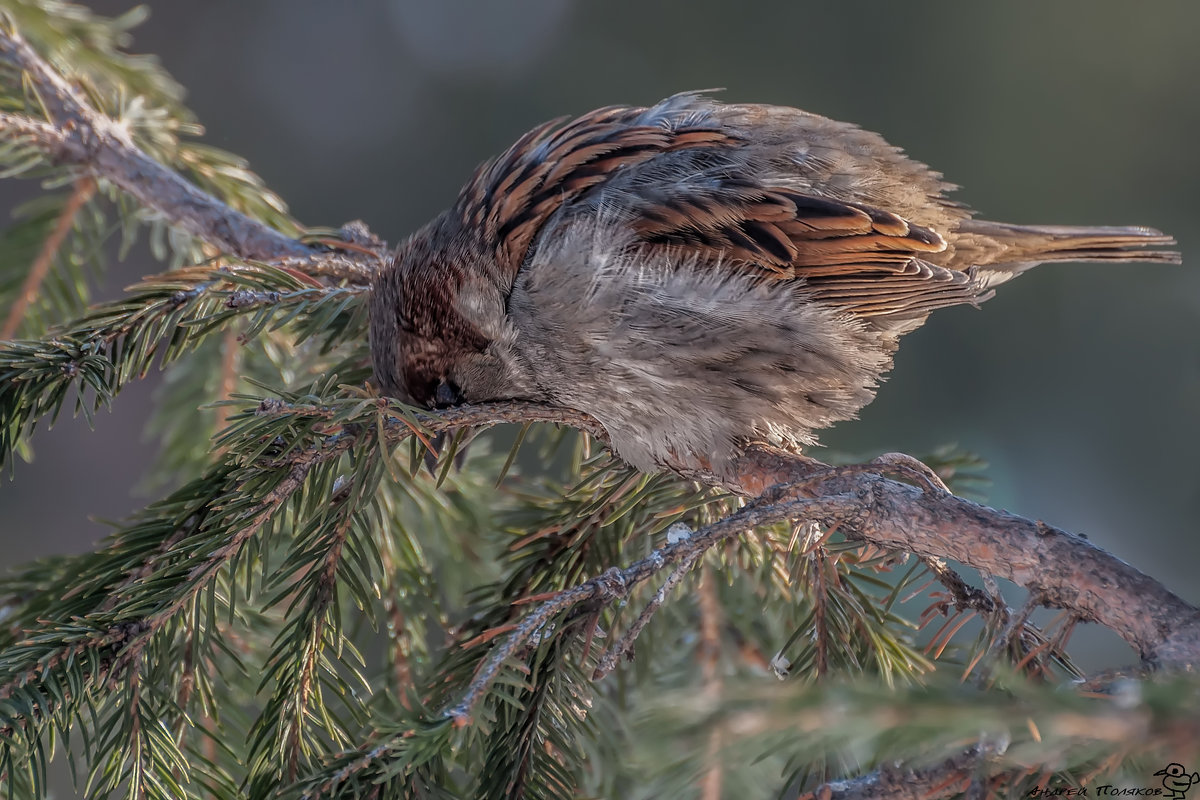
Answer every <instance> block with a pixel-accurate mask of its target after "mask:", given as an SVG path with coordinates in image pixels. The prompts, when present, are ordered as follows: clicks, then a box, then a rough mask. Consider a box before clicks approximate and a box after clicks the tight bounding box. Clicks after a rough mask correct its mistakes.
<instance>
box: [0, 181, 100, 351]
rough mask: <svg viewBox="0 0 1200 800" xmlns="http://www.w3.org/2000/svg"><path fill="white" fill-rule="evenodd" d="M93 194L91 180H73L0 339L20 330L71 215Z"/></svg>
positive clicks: (93, 186) (13, 305)
mask: <svg viewBox="0 0 1200 800" xmlns="http://www.w3.org/2000/svg"><path fill="white" fill-rule="evenodd" d="M95 193H96V182H95V181H94V180H92V179H91V178H87V177H84V178H80V179H78V180H77V181H75V189H74V190H73V191H72V192H71V196H70V197H69V198H68V199H67V203H66V205H64V206H63V209H62V211H61V212H59V215H58V221H57V222H56V223H55V225H54V230H53V231H51V232H50V235H49V236H48V237H46V241H45V242H43V243H42V249H41V250H40V251H39V252H38V254H37V258H35V259H34V260H33V264H32V265H31V266H30V267H29V274H28V275H27V276H26V277H25V282H24V283H23V284H21V291H20V292H18V294H17V299H16V300H14V301H13V304H12V308H10V309H9V310H8V317H7V318H6V319H5V320H4V326H3V327H0V339H11V338H13V336H15V335H16V333H17V328H19V327H21V320H23V319H24V318H25V311H26V309H28V308H29V306H30V304H31V303H33V301H34V300H36V299H37V295H38V289H40V288H41V286H42V281H44V280H45V279H46V275H48V274H49V273H50V267H51V266H52V265H53V264H54V257H55V256H56V255H58V250H59V248H61V247H62V243H63V241H65V240H66V238H67V234H68V233H70V232H71V226H72V225H74V224H75V216H76V215H77V214H78V213H79V210H80V209H81V208H83V207H84V206H85V205H87V202H88V201H89V200H91V199H92V195H93V194H95Z"/></svg>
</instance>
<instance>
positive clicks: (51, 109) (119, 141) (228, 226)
mask: <svg viewBox="0 0 1200 800" xmlns="http://www.w3.org/2000/svg"><path fill="white" fill-rule="evenodd" d="M0 61H5V62H7V63H8V64H11V65H12V66H14V67H16V68H17V69H20V70H21V71H23V72H24V73H25V74H26V75H27V76H28V79H29V83H30V86H32V87H33V89H34V91H35V92H36V93H37V95H38V98H39V99H40V100H41V102H42V105H43V106H44V107H45V109H46V112H47V113H48V114H49V116H50V125H45V124H42V123H40V122H36V121H34V120H31V119H28V118H26V117H22V116H19V115H13V114H3V115H0V130H9V131H15V132H17V133H20V134H25V135H30V136H32V138H33V141H34V142H36V143H37V144H38V145H39V146H40V147H41V148H42V149H43V150H44V151H45V152H46V153H47V154H48V155H49V156H50V157H51V158H52V159H53V160H54V161H56V162H57V163H59V164H70V165H74V166H78V167H82V168H84V169H86V170H87V171H88V172H90V173H91V174H92V175H94V176H96V177H98V178H103V179H104V180H107V181H109V182H110V183H112V184H114V185H115V186H118V187H120V188H121V189H122V190H123V191H125V192H127V193H129V194H130V195H132V196H133V197H134V198H135V199H136V200H137V201H138V202H139V203H140V204H141V205H143V206H145V207H146V208H149V209H153V210H154V211H157V212H158V213H159V214H161V215H162V216H163V217H164V218H165V219H166V220H167V221H168V222H169V223H170V224H171V225H173V226H175V227H177V228H180V229H181V230H184V231H187V232H188V233H190V234H192V235H193V236H196V237H197V238H200V239H202V240H204V241H206V242H208V243H209V244H212V245H214V246H216V247H218V248H219V249H220V250H221V251H222V252H225V253H230V254H233V255H236V256H238V257H240V258H245V259H255V260H260V261H270V260H272V259H277V258H280V257H284V256H295V257H303V256H306V255H308V254H310V253H311V252H312V250H311V249H310V248H309V247H308V246H306V245H305V244H303V243H301V242H299V241H297V240H295V239H293V238H291V237H289V236H287V235H286V234H283V233H280V232H279V231H277V230H274V229H273V228H269V227H267V226H266V225H264V224H263V223H261V222H259V221H258V220H255V219H252V218H251V217H249V216H247V215H245V214H243V213H242V212H240V211H237V210H236V209H234V208H232V207H230V206H229V205H227V204H225V203H223V202H221V201H220V200H218V199H217V198H216V197H214V196H212V195H211V194H208V193H207V192H204V191H202V190H201V189H199V188H198V187H196V186H195V185H193V184H191V183H189V182H188V181H186V180H184V178H183V177H181V176H180V175H179V174H177V173H176V172H174V171H172V170H171V169H169V168H167V167H166V166H164V165H162V164H160V163H159V162H158V161H156V160H154V159H153V158H151V157H150V156H149V155H147V154H146V153H145V152H144V151H142V150H141V149H140V148H139V147H138V146H137V145H136V144H134V142H133V139H132V137H131V136H130V135H129V131H128V130H126V128H125V127H124V126H122V125H121V124H120V123H118V122H117V121H115V120H113V119H111V118H110V117H108V116H106V115H104V114H102V113H100V112H98V111H96V110H95V109H94V108H92V107H91V106H90V105H89V104H88V102H87V100H86V99H85V98H84V96H83V93H82V92H80V91H78V90H77V89H76V88H75V87H73V86H72V85H71V84H70V83H68V82H67V80H66V79H65V78H63V77H62V76H61V75H59V74H58V73H57V72H56V71H55V69H54V68H53V67H51V66H50V64H48V63H47V62H46V61H45V60H44V59H43V58H42V57H41V56H40V55H38V53H37V52H35V51H34V49H33V48H32V47H30V46H29V44H28V43H27V42H26V41H25V40H24V39H23V38H22V37H21V36H20V35H19V34H18V33H16V31H14V30H12V29H11V28H8V27H5V26H0Z"/></svg>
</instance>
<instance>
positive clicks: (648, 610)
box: [592, 550, 704, 681]
mask: <svg viewBox="0 0 1200 800" xmlns="http://www.w3.org/2000/svg"><path fill="white" fill-rule="evenodd" d="M703 555H704V551H703V550H698V551H696V552H695V553H693V554H692V555H690V556H688V557H687V558H686V559H684V560H683V562H682V563H680V565H679V566H677V567H676V568H675V569H674V570H673V571H672V572H671V574H670V575H668V576H667V579H666V580H665V581H663V584H662V586H660V587H658V591H656V592H655V593H654V596H653V597H651V598H650V602H648V603H646V607H645V608H643V609H642V613H640V614H638V616H637V619H635V620H634V621H633V624H632V625H630V626H629V630H627V631H625V633H624V635H622V636H621V638H620V640H619V641H617V643H616V644H614V645H613V646H612V647H610V648H609V649H608V650H607V651H605V653H604V655H602V656H601V657H600V661H599V663H597V665H596V669H595V670H594V671H593V672H592V680H594V681H596V680H600V679H601V678H603V677H605V676H606V675H608V673H610V672H612V671H613V670H614V669H616V668H617V664H618V663H620V660H621V658H622V657H623V656H626V655H628V654H629V653H630V652H631V651H632V650H633V643H634V642H635V641H637V637H638V635H639V634H641V632H642V630H643V629H645V627H646V625H647V624H649V622H650V619H651V617H653V616H654V613H655V612H656V611H658V609H660V608H662V606H663V603H665V602H666V601H667V596H668V595H670V594H671V591H672V590H673V589H674V588H675V587H676V586H678V585H679V584H680V582H681V581H682V580H683V579H684V578H685V577H687V574H688V573H689V572H691V571H692V570H693V569H694V568H695V566H696V562H697V561H699V560H700V558H701V556H703Z"/></svg>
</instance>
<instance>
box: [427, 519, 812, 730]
mask: <svg viewBox="0 0 1200 800" xmlns="http://www.w3.org/2000/svg"><path fill="white" fill-rule="evenodd" d="M831 511H832V508H831V507H828V506H826V503H825V500H824V499H812V500H788V501H785V502H782V503H779V504H768V503H764V502H759V503H752V504H750V505H746V506H744V507H742V508H741V509H739V510H738V511H737V512H735V513H733V514H731V515H729V516H728V517H726V518H725V519H723V520H720V521H719V522H714V523H713V524H712V525H709V526H707V527H705V528H702V529H701V530H699V531H697V532H696V533H695V534H693V535H692V536H690V537H688V538H686V539H682V540H680V541H677V542H672V543H669V544H666V545H663V546H662V547H660V548H658V549H657V550H655V551H654V552H652V553H651V554H650V555H648V556H646V557H645V558H643V559H641V560H640V561H635V562H634V563H633V564H631V565H629V566H628V567H626V568H624V569H617V568H616V567H613V568H611V569H609V570H607V571H605V572H604V573H603V574H601V575H598V576H596V577H595V578H592V579H590V580H587V581H584V582H583V583H581V584H579V585H578V586H575V587H573V588H571V589H567V590H565V591H563V592H559V593H558V594H556V595H555V596H554V597H552V598H550V599H549V600H546V601H545V602H543V603H542V604H541V605H539V606H538V607H537V608H536V609H534V610H533V611H532V612H530V614H529V615H528V616H526V617H525V619H523V620H522V621H521V623H520V624H519V625H517V627H516V629H515V630H514V631H513V632H512V633H511V634H509V636H508V638H507V639H505V641H504V642H503V643H502V644H500V645H498V646H497V647H496V649H495V650H493V651H492V654H491V655H490V656H489V657H488V660H487V662H486V663H485V664H484V666H483V667H482V668H481V669H480V670H479V671H478V672H477V673H476V675H475V678H474V680H472V681H471V685H470V686H469V687H467V690H466V692H464V694H463V696H462V699H461V700H459V702H458V703H456V704H455V705H454V706H452V707H450V708H448V709H447V710H446V711H445V712H444V715H445V716H446V717H449V718H451V719H453V720H454V722H455V724H456V725H466V724H467V723H468V722H469V721H470V719H471V715H472V712H473V711H474V709H475V706H476V705H477V704H478V702H479V700H480V699H482V697H483V695H484V693H485V692H486V691H487V688H488V687H489V686H490V685H491V684H492V682H493V681H495V679H496V677H497V676H498V675H499V673H500V668H501V667H502V666H503V665H504V662H505V661H507V660H508V659H509V658H510V657H511V656H512V655H513V653H515V652H516V651H517V648H519V647H520V646H521V645H523V644H524V643H525V642H526V641H528V640H529V639H530V638H531V637H532V636H533V635H534V634H535V633H536V632H537V631H539V630H540V629H541V628H542V626H544V625H545V624H546V623H547V622H548V621H549V620H550V619H551V618H552V617H553V616H555V615H556V614H559V613H562V612H563V611H566V610H568V609H571V608H573V607H575V606H577V605H579V604H580V603H583V602H585V601H588V600H596V601H598V602H600V603H602V604H603V603H608V602H612V601H614V600H618V599H621V598H624V597H627V596H628V594H629V592H630V591H631V590H632V589H633V587H635V586H636V585H638V584H639V583H642V582H643V581H645V580H647V579H648V578H650V577H652V576H653V575H656V574H658V573H659V572H661V571H662V570H664V569H666V568H667V567H669V566H671V565H672V564H686V563H688V562H692V563H694V562H695V561H696V560H697V559H698V558H699V557H700V556H701V555H703V554H704V553H705V552H706V551H707V550H709V549H710V548H711V547H713V546H714V545H716V544H718V543H720V542H722V541H725V540H726V539H729V538H731V537H733V536H737V535H739V534H741V533H744V532H745V531H747V530H749V529H751V528H756V527H758V526H759V525H767V524H770V523H772V522H778V521H780V520H785V519H793V518H796V517H799V516H805V515H808V514H813V513H822V514H827V513H830V512H831Z"/></svg>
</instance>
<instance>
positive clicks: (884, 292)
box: [456, 94, 980, 318]
mask: <svg viewBox="0 0 1200 800" xmlns="http://www.w3.org/2000/svg"><path fill="white" fill-rule="evenodd" d="M820 126H825V127H830V126H832V127H833V128H834V130H830V131H828V132H825V135H824V136H822V135H821V133H822V132H821V131H820V130H819V128H820ZM806 135H809V136H811V137H812V138H814V139H818V140H819V142H816V143H814V142H807V141H805V140H804V137H805V136H806ZM842 140H845V142H846V146H845V149H839V148H841V145H836V146H835V143H837V142H840V141H842ZM914 176H915V177H916V178H919V179H923V180H924V182H925V184H926V185H925V186H924V187H923V188H922V187H921V186H920V183H919V181H914V180H912V178H913V177H914ZM906 177H907V178H909V180H908V182H905V179H906ZM889 181H892V183H894V184H895V185H894V186H892V185H890V184H889ZM914 182H916V183H917V184H918V190H917V191H916V194H915V197H916V199H915V200H914V190H913V188H912V184H913V183H914ZM941 188H943V187H942V184H940V183H939V182H938V181H937V176H936V175H935V174H933V173H930V172H928V170H927V169H926V168H924V167H923V166H922V165H920V164H917V163H916V162H913V161H910V160H908V159H906V158H904V157H903V156H902V155H900V154H899V151H897V150H895V149H894V148H891V147H890V146H888V145H887V144H886V143H884V142H883V140H882V139H880V138H879V137H877V136H876V135H875V134H871V133H868V132H866V131H862V130H860V129H858V128H854V127H853V126H849V125H845V124H843V123H835V122H833V121H832V120H827V119H825V118H824V117H818V116H816V115H810V114H805V113H804V112H799V111H796V110H794V109H782V108H778V107H772V106H724V105H721V104H718V103H715V102H713V101H711V100H708V99H707V98H704V97H701V96H699V95H695V94H689V95H677V96H675V97H673V98H668V99H667V100H665V101H663V102H662V103H660V104H658V105H657V106H654V107H651V108H630V107H620V106H618V107H610V108H603V109H599V110H597V111H593V112H591V113H589V114H585V115H584V116H582V117H579V118H578V119H575V120H574V121H571V122H566V123H564V121H563V120H555V121H552V122H549V123H546V124H545V125H542V126H540V127H538V128H535V129H534V130H532V131H530V132H529V133H527V134H525V135H524V136H523V137H521V139H519V140H518V141H517V142H516V143H515V144H514V145H513V146H512V147H511V148H509V150H507V151H506V152H505V153H504V154H502V155H501V156H500V157H499V158H497V159H496V160H494V161H492V162H490V163H488V164H485V165H484V166H483V167H481V168H480V169H479V170H478V171H477V172H476V174H475V176H474V178H473V179H472V181H471V182H470V183H468V185H467V186H466V187H465V188H464V190H463V193H462V194H461V195H460V199H459V202H458V204H457V205H456V211H457V213H458V214H459V216H460V218H461V220H462V222H463V223H465V224H467V225H469V226H471V227H472V228H473V229H474V230H477V231H482V232H483V235H484V239H485V241H486V242H487V243H488V246H491V247H494V248H495V258H496V261H497V263H498V265H499V266H500V268H501V270H502V271H503V272H504V273H505V274H506V275H507V276H508V277H509V278H510V279H511V278H513V277H515V275H516V273H517V271H518V270H519V269H520V268H521V266H522V265H523V263H524V262H525V259H526V257H527V256H528V254H529V251H530V249H531V248H532V247H534V246H535V245H536V240H537V236H538V234H539V233H540V232H541V231H542V230H543V229H544V228H545V227H547V226H548V225H552V224H556V223H557V222H560V221H561V222H571V221H576V220H579V219H580V218H582V217H584V216H586V215H593V216H597V215H603V216H604V217H605V218H610V219H614V220H616V221H618V222H619V223H620V224H624V225H627V226H628V227H629V228H630V229H631V230H632V231H633V232H634V233H635V235H636V240H637V241H638V243H639V246H641V247H645V248H647V249H660V248H666V249H669V250H670V252H671V253H672V254H673V255H674V256H676V257H678V258H687V259H695V260H696V261H698V262H700V263H710V264H712V265H714V268H721V269H739V270H745V271H751V272H753V273H754V274H757V275H761V276H762V277H763V278H765V279H774V280H803V282H804V285H805V288H806V290H807V291H808V292H810V294H811V296H812V297H813V298H814V299H816V300H820V301H824V302H827V303H830V304H832V305H836V306H838V307H841V308H843V309H845V310H847V311H850V312H852V313H855V314H857V315H860V316H867V317H871V316H879V315H885V316H897V317H901V318H911V317H916V316H923V315H925V314H927V313H929V311H931V310H933V309H935V308H938V307H941V306H946V305H955V304H959V303H964V302H973V301H975V300H976V299H980V298H977V295H978V294H979V286H978V285H977V284H976V283H975V282H974V281H973V280H972V277H971V274H970V273H969V272H963V271H960V270H955V269H951V268H948V267H942V266H937V265H935V264H932V263H930V262H929V261H926V260H925V259H924V258H923V257H927V256H929V255H932V254H936V253H940V252H942V251H944V250H946V242H945V240H944V239H943V238H942V236H941V235H939V233H938V232H937V231H936V230H934V228H933V227H931V226H929V225H923V224H918V223H917V222H915V221H913V220H912V219H909V218H906V216H904V215H902V213H897V212H895V211H892V210H888V209H887V208H885V207H883V206H882V205H881V204H879V202H878V201H882V202H883V203H887V202H888V200H889V199H891V198H892V197H894V198H895V200H896V205H898V206H900V207H904V208H906V209H908V210H913V211H916V212H918V214H914V215H909V216H916V215H923V216H925V217H928V218H930V219H932V220H934V221H939V222H940V221H941V220H942V219H945V220H947V224H948V223H949V221H950V220H952V219H956V218H960V217H963V216H966V212H956V211H954V210H953V209H954V208H955V207H954V206H953V204H951V203H948V202H946V201H944V200H942V199H941V198H940V191H941ZM920 212H924V213H923V214H920Z"/></svg>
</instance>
